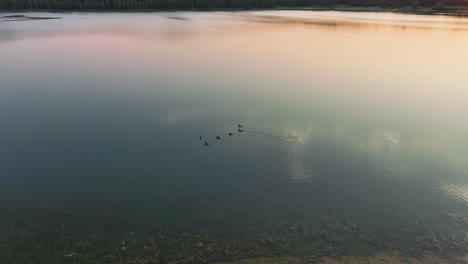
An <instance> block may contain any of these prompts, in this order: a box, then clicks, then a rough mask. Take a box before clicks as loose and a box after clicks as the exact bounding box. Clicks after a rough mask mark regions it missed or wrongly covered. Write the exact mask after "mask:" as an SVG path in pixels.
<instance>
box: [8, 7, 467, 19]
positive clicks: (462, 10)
mask: <svg viewBox="0 0 468 264" xmlns="http://www.w3.org/2000/svg"><path fill="white" fill-rule="evenodd" d="M245 11H338V12H372V13H374V12H376V13H397V14H411V15H443V16H455V17H468V7H454V9H453V10H445V11H440V10H433V9H432V8H430V7H421V8H419V9H417V10H413V9H411V7H409V6H408V7H402V8H381V7H377V6H376V7H352V6H335V7H321V6H310V7H275V8H252V9H244V8H206V9H203V8H193V9H128V10H121V9H107V10H98V9H89V10H83V9H76V10H59V9H37V10H36V9H34V10H30V9H25V10H0V14H3V13H27V12H34V13H36V12H38V13H41V12H47V13H62V14H71V13H110V12H115V13H155V12H245Z"/></svg>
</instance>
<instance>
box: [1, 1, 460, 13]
mask: <svg viewBox="0 0 468 264" xmlns="http://www.w3.org/2000/svg"><path fill="white" fill-rule="evenodd" d="M336 5H347V6H351V7H382V8H402V7H411V8H413V9H418V8H420V7H432V8H434V9H435V10H450V9H454V8H455V7H463V6H465V7H468V0H0V10H4V11H27V10H32V11H34V10H157V9H162V10H169V9H187V10H191V9H255V8H277V7H284V8H294V7H296V8H303V7H310V6H315V7H326V8H330V7H333V6H336Z"/></svg>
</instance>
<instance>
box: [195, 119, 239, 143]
mask: <svg viewBox="0 0 468 264" xmlns="http://www.w3.org/2000/svg"><path fill="white" fill-rule="evenodd" d="M243 128H244V126H243V125H241V124H237V132H238V133H243V132H244V130H243ZM233 135H234V133H232V132H229V133H228V137H230V136H233ZM200 140H201V141H204V142H205V147H208V146H210V143H209V142H208V140H207V139H206V138H204V137H203V136H202V135H200ZM216 140H221V136H220V135H216Z"/></svg>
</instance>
